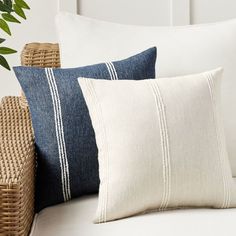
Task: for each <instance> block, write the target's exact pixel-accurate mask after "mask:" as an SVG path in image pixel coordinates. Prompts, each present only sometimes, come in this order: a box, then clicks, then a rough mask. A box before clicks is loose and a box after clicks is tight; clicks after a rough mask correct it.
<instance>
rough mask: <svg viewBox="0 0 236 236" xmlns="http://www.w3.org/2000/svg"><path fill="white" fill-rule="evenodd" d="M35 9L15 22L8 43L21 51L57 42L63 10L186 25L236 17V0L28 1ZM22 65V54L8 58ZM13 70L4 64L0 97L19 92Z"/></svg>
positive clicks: (104, 17)
mask: <svg viewBox="0 0 236 236" xmlns="http://www.w3.org/2000/svg"><path fill="white" fill-rule="evenodd" d="M27 2H28V3H29V5H30V6H31V11H29V12H27V16H28V20H27V21H25V22H22V25H11V26H12V33H13V37H12V38H9V40H8V41H7V45H6V46H10V47H13V48H15V49H17V50H18V51H19V52H20V51H21V49H22V48H23V46H24V44H26V43H27V42H36V41H38V42H56V41H57V37H56V32H55V26H54V17H55V15H56V14H57V12H58V11H59V10H63V11H70V12H74V13H76V12H78V13H79V14H82V15H85V16H89V17H94V18H97V19H102V20H107V21H113V22H119V23H124V24H140V25H185V24H198V23H207V22H215V21H220V20H226V19H230V18H234V17H236V1H235V0H78V1H77V0H27ZM8 59H9V62H10V63H11V65H19V64H20V53H18V54H14V55H11V56H9V57H8ZM19 91H20V87H19V84H18V82H17V81H16V79H15V77H14V74H13V72H8V71H6V70H4V69H2V68H1V67H0V98H1V97H3V96H6V95H17V94H19Z"/></svg>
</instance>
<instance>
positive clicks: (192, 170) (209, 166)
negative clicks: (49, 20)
mask: <svg viewBox="0 0 236 236" xmlns="http://www.w3.org/2000/svg"><path fill="white" fill-rule="evenodd" d="M221 76H222V69H217V70H214V71H209V72H205V73H201V74H195V75H190V76H181V77H175V78H165V79H154V80H146V81H145V80H143V81H106V80H99V81H97V80H94V79H83V78H80V79H79V84H80V86H81V88H82V91H83V94H84V97H85V100H86V103H87V105H88V109H89V113H90V116H91V119H92V124H93V127H94V130H95V134H96V141H97V145H98V150H99V172H100V173H99V175H100V181H101V182H100V190H99V203H98V209H97V214H96V218H95V222H97V223H101V222H106V221H111V220H115V219H119V218H123V217H128V216H131V215H135V214H138V213H141V212H145V211H150V210H159V211H162V210H165V209H168V208H179V207H214V208H229V207H235V206H236V186H235V183H234V182H233V178H232V173H231V169H230V165H229V161H228V156H227V152H226V147H225V137H224V132H223V128H222V125H221V118H220V113H219V103H220V83H221Z"/></svg>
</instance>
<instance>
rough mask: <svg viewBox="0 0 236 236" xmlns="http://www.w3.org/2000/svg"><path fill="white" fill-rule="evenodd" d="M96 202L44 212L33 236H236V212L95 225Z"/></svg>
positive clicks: (193, 212)
mask: <svg viewBox="0 0 236 236" xmlns="http://www.w3.org/2000/svg"><path fill="white" fill-rule="evenodd" d="M97 200H98V198H97V196H93V195H92V196H91V195H90V196H85V197H82V198H80V199H74V200H72V201H70V202H67V203H64V204H60V205H56V206H53V207H49V208H47V209H45V210H43V211H41V212H40V213H39V214H38V215H36V217H35V220H34V223H33V227H32V231H31V234H30V236H42V235H43V236H52V235H58V236H67V235H70V236H78V235H82V236H111V235H112V236H121V235H125V236H126V235H135V236H144V235H148V236H157V235H164V236H173V235H178V236H179V235H183V236H187V235H191V236H199V235H202V236H208V235H214V236H222V235H225V234H227V236H235V218H236V209H223V210H222V209H220V210H218V209H217V210H216V209H214V210H212V209H183V210H178V211H168V212H164V213H163V214H160V213H159V212H153V213H152V214H146V215H138V216H136V217H130V218H126V219H123V220H117V221H113V222H110V223H109V224H93V223H92V220H91V219H93V217H94V209H96V206H97ZM58 222H63V223H62V224H59V223H58ZM213 225H214V226H213ZM226 229H227V230H226Z"/></svg>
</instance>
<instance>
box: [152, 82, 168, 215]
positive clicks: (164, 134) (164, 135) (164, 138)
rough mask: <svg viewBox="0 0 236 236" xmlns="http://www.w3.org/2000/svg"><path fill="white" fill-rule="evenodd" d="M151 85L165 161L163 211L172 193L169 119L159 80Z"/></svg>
mask: <svg viewBox="0 0 236 236" xmlns="http://www.w3.org/2000/svg"><path fill="white" fill-rule="evenodd" d="M148 83H149V84H150V85H151V89H152V92H153V94H154V98H155V101H156V107H157V112H158V118H159V126H160V136H161V146H162V154H163V155H162V161H163V183H164V185H163V188H164V189H163V196H162V202H161V205H160V208H159V210H160V211H162V210H164V209H166V208H167V207H168V204H169V201H170V194H171V163H170V150H169V137H168V128H167V120H166V114H165V106H164V102H163V99H162V96H161V92H160V89H159V86H158V84H157V82H155V81H150V82H148Z"/></svg>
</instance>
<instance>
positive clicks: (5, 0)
mask: <svg viewBox="0 0 236 236" xmlns="http://www.w3.org/2000/svg"><path fill="white" fill-rule="evenodd" d="M3 3H4V4H5V5H7V6H8V7H10V8H12V0H3Z"/></svg>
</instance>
